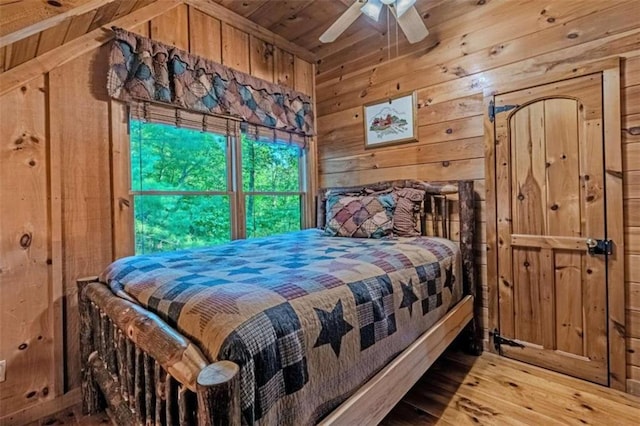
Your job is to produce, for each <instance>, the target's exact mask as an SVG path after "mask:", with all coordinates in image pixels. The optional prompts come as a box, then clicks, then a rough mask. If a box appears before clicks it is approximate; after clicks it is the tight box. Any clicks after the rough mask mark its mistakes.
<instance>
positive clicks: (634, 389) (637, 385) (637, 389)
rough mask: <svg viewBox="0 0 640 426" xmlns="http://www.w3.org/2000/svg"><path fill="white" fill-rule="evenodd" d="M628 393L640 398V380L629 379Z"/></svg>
mask: <svg viewBox="0 0 640 426" xmlns="http://www.w3.org/2000/svg"><path fill="white" fill-rule="evenodd" d="M627 393H630V394H631V395H637V396H640V380H634V379H627Z"/></svg>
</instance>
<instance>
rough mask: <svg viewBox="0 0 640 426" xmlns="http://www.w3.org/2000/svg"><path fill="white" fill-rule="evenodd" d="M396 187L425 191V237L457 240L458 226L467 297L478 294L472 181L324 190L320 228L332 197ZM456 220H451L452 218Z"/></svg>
mask: <svg viewBox="0 0 640 426" xmlns="http://www.w3.org/2000/svg"><path fill="white" fill-rule="evenodd" d="M393 188H416V189H422V190H424V191H425V197H424V203H423V208H422V209H421V212H420V225H421V230H422V234H423V235H425V236H437V237H442V238H447V239H452V238H453V237H454V234H455V233H454V232H452V223H453V222H458V223H459V231H458V235H459V241H460V252H461V255H462V267H463V281H464V284H463V285H464V291H465V294H473V295H474V296H475V294H476V288H475V287H476V286H475V266H474V254H473V241H474V235H475V214H474V191H473V181H471V180H462V181H452V182H422V181H418V180H395V181H384V182H377V183H373V184H368V185H359V186H349V187H340V188H324V189H321V190H320V191H319V193H318V199H317V218H316V219H317V220H316V223H317V226H318V228H324V225H325V218H326V203H327V197H328V195H329V194H363V195H364V194H367V193H371V192H381V191H385V190H390V189H393ZM456 217H457V218H458V219H457V220H453V221H452V220H451V219H452V218H454V219H456Z"/></svg>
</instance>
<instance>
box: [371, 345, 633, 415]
mask: <svg viewBox="0 0 640 426" xmlns="http://www.w3.org/2000/svg"><path fill="white" fill-rule="evenodd" d="M555 424H576V425H584V424H587V425H612V426H613V425H616V426H619V425H620V426H622V425H639V424H640V398H638V397H634V396H632V395H628V394H625V393H622V392H618V391H614V390H611V389H609V388H605V387H602V386H599V385H596V384H592V383H589V382H585V381H582V380H578V379H574V378H572V377H568V376H565V375H562V374H557V373H554V372H551V371H548V370H543V369H541V368H537V367H533V366H530V365H528V364H523V363H521V362H517V361H512V360H509V359H507V358H504V357H499V356H496V355H493V354H490V353H484V354H483V355H482V356H481V357H472V356H467V355H463V354H460V353H458V352H455V353H454V352H448V353H447V354H445V357H444V358H443V359H440V360H438V361H437V362H436V364H435V365H434V366H433V367H431V369H429V371H428V372H427V373H426V374H425V375H424V376H423V377H422V378H421V379H420V381H419V382H418V383H417V384H416V385H415V386H414V387H413V389H411V390H410V391H409V393H408V394H407V395H406V396H405V397H404V399H403V400H402V401H401V402H400V403H399V404H398V405H397V406H396V407H395V408H394V409H393V411H392V412H391V413H390V414H389V415H388V416H387V417H386V418H385V419H384V421H383V422H382V425H384V426H406V425H455V426H461V425H536V426H537V425H555Z"/></svg>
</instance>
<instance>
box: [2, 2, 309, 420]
mask: <svg viewBox="0 0 640 426" xmlns="http://www.w3.org/2000/svg"><path fill="white" fill-rule="evenodd" d="M171 7H173V6H171ZM136 22H137V21H136ZM141 22H142V23H141V24H140V25H138V26H137V27H136V28H135V31H137V32H139V33H141V34H144V35H148V36H150V37H152V38H154V39H156V40H160V41H163V42H166V43H169V44H173V45H176V46H178V47H181V48H183V49H188V50H190V51H191V52H193V53H196V54H199V55H202V56H206V57H209V58H211V59H213V60H216V61H219V62H222V63H223V64H226V65H228V66H231V67H233V68H235V69H238V70H240V71H243V72H247V73H251V74H252V75H256V76H258V77H260V78H263V79H266V80H269V81H273V82H277V83H279V84H283V85H286V86H290V87H294V88H295V89H297V90H299V91H301V92H304V93H307V94H309V95H312V94H313V89H314V69H313V64H311V63H308V62H306V61H304V60H302V59H300V58H299V57H296V56H295V55H294V54H292V53H289V52H288V51H286V50H282V49H281V48H279V47H277V46H273V45H272V44H269V43H266V42H264V41H262V40H261V39H260V38H258V37H256V36H254V35H252V34H249V33H246V32H244V31H242V30H239V29H237V28H234V27H233V26H231V25H229V24H227V23H225V22H221V21H219V20H218V19H215V18H212V17H211V16H209V15H207V14H205V13H203V12H200V11H199V10H197V9H195V8H193V7H190V6H187V5H184V4H181V5H178V6H177V7H173V9H171V10H170V11H169V12H167V13H166V14H164V15H161V16H158V17H156V18H155V19H152V20H151V21H150V22H145V21H144V20H142V21H141ZM98 45H99V44H98ZM65 49H67V47H66V46H62V47H59V48H58V50H56V51H55V52H57V53H56V54H58V55H60V56H61V57H62V56H64V55H65V53H66V51H65ZM108 51H109V47H108V45H103V46H101V47H97V48H96V49H94V50H92V51H90V52H89V53H87V54H84V55H81V56H79V57H77V58H75V59H73V60H70V61H67V62H66V63H64V64H63V65H60V66H58V67H56V68H54V69H52V70H51V71H50V72H48V73H45V74H40V75H39V76H37V77H36V78H33V79H30V80H29V81H25V82H24V83H23V84H22V85H20V86H19V87H17V88H16V89H13V90H11V91H9V92H8V93H6V94H4V95H3V96H2V97H0V116H1V117H2V119H1V120H0V135H2V136H1V137H0V141H1V143H0V225H1V228H0V229H1V230H2V234H1V235H0V247H1V250H2V251H1V255H0V359H6V360H7V380H6V381H5V382H4V383H0V423H2V424H4V423H7V424H11V423H20V422H24V421H26V420H28V419H30V418H32V417H38V416H41V415H44V414H46V413H47V411H50V410H54V411H57V410H59V409H60V408H61V407H60V404H62V403H65V404H66V403H72V402H73V401H74V398H75V399H77V397H78V392H77V390H75V391H72V392H69V391H70V390H73V389H77V387H78V386H79V384H80V380H79V379H80V375H79V349H78V321H77V300H76V286H75V280H76V279H77V278H79V277H82V276H87V275H96V274H99V273H100V272H102V270H103V269H104V268H105V267H106V266H107V265H108V264H109V263H110V262H111V261H112V260H113V259H114V258H116V257H121V256H123V255H125V254H129V253H128V251H129V250H130V249H129V248H128V247H131V244H130V243H131V233H132V232H133V230H132V229H131V228H129V229H122V228H121V224H122V223H123V222H122V221H121V220H115V221H114V218H115V217H118V216H119V215H120V216H122V215H123V212H122V209H127V207H126V202H124V203H123V202H122V201H127V200H128V199H129V195H128V187H127V185H126V182H127V179H128V170H127V167H126V164H127V159H128V153H127V152H126V146H127V144H126V141H127V140H128V137H127V134H126V132H127V125H126V115H125V114H124V111H126V109H125V108H123V106H122V105H121V104H119V103H118V102H116V101H111V100H110V99H109V98H108V96H107V93H106V71H107V63H108ZM24 66H28V63H27V64H25V65H24ZM0 79H2V77H0ZM3 83H4V81H3ZM123 141H124V142H123ZM123 149H124V152H123ZM123 164H125V166H124V167H123ZM123 181H124V182H125V184H123ZM129 201H130V200H129ZM126 214H129V213H128V212H125V215H126ZM114 223H116V224H117V225H118V226H116V227H114ZM63 392H67V395H73V398H63V399H60V400H58V401H54V402H52V400H54V399H55V398H56V397H58V396H59V395H61V394H62V393H63ZM34 407H35V408H34ZM38 407H45V408H38Z"/></svg>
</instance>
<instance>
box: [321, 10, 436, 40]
mask: <svg viewBox="0 0 640 426" xmlns="http://www.w3.org/2000/svg"><path fill="white" fill-rule="evenodd" d="M415 3H416V0H356V2H355V3H353V4H352V5H351V6H350V7H349V8H348V9H347V10H346V11H345V12H344V13H343V14H342V15H341V16H340V17H339V18H338V19H337V20H336V21H335V22H334V23H333V24H332V25H331V26H330V27H329V28H328V29H327V30H326V31H325V32H324V33H323V34H322V35H321V36H320V41H321V42H323V43H331V42H332V41H334V40H335V39H337V38H338V36H340V34H342V33H343V32H344V31H345V30H346V29H347V28H348V27H349V25H351V24H352V23H353V22H354V21H355V20H356V19H357V18H358V17H359V16H360V15H361V14H362V13H364V14H365V15H367V16H368V17H370V18H371V19H373V20H374V21H376V22H378V18H379V17H380V12H382V8H383V6H384V5H386V6H387V7H389V10H390V11H391V13H393V16H395V17H396V21H397V22H398V25H399V26H400V28H401V29H402V31H403V32H404V34H405V35H406V36H407V40H409V43H417V42H419V41H420V40H422V39H424V38H425V37H426V36H427V35H428V34H429V31H428V30H427V27H426V26H425V25H424V22H422V18H421V17H420V14H419V13H418V11H417V10H416V8H415V7H414V4H415Z"/></svg>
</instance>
